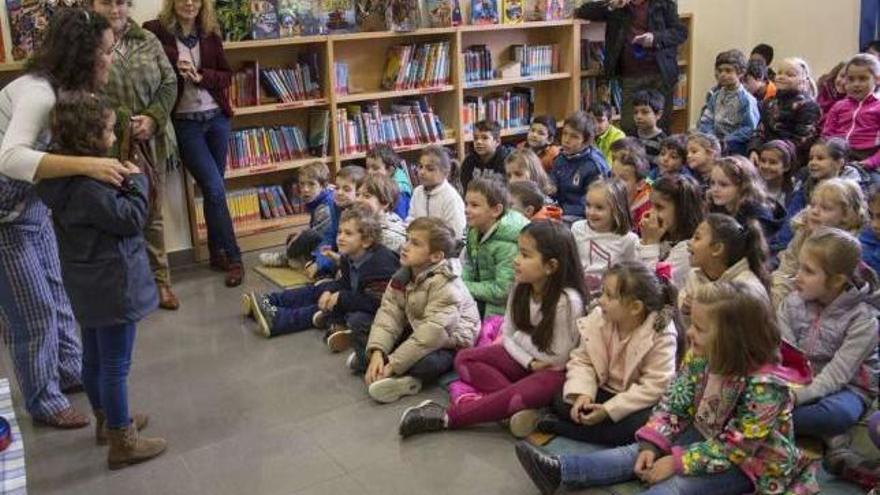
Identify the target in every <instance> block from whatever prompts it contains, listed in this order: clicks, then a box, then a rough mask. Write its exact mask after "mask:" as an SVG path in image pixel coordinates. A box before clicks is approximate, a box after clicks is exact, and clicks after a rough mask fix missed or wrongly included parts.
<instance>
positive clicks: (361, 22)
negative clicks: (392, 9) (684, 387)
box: [354, 0, 388, 31]
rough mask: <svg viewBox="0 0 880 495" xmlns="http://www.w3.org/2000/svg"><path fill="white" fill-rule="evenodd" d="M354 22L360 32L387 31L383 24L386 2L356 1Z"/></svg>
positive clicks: (380, 0) (382, 0) (375, 0)
mask: <svg viewBox="0 0 880 495" xmlns="http://www.w3.org/2000/svg"><path fill="white" fill-rule="evenodd" d="M354 7H355V21H356V22H357V27H358V30H360V31H384V30H386V29H388V27H387V24H386V22H385V10H386V9H387V1H386V0H356V1H355V5H354Z"/></svg>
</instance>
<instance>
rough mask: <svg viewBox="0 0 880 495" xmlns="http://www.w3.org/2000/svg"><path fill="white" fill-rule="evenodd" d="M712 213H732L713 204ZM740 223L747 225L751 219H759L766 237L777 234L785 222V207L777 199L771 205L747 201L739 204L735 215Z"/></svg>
mask: <svg viewBox="0 0 880 495" xmlns="http://www.w3.org/2000/svg"><path fill="white" fill-rule="evenodd" d="M710 211H711V212H712V213H723V214H725V215H730V214H729V213H728V212H727V209H726V208H724V207H719V206H717V205H714V204H713V205H712V207H711V208H710ZM733 217H734V218H735V219H736V221H737V222H739V224H740V225H743V226H744V225H746V223H748V222H750V221H751V220H757V221H758V224H759V225H760V226H761V231H763V233H764V238H765V239H770V238H771V237H773V236H775V235H776V233H777V232H779V229H781V228H782V226H783V225H784V224H785V217H786V215H785V208H784V207H783V206H782V205H781V204H779V203H778V202H777V201H772V202H771V203H770V205H769V206H768V205H762V204H758V203H755V202H752V201H747V202H745V203H743V204H741V205H740V206H739V209H738V210H737V212H736V215H733Z"/></svg>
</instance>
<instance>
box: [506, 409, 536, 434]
mask: <svg viewBox="0 0 880 495" xmlns="http://www.w3.org/2000/svg"><path fill="white" fill-rule="evenodd" d="M537 425H538V410H537V409H523V410H522V411H517V412H516V413H514V414H513V416H511V417H510V433H511V434H512V435H513V436H515V437H516V438H525V437H527V436H529V435H531V434H532V433H533V432H534V431H535V427H536V426H537Z"/></svg>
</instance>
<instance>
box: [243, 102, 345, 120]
mask: <svg viewBox="0 0 880 495" xmlns="http://www.w3.org/2000/svg"><path fill="white" fill-rule="evenodd" d="M327 103H328V100H327V98H316V99H312V100H300V101H292V102H286V103H269V104H264V105H254V106H249V107H235V108H234V109H233V110H234V112H235V115H236V116H242V115H254V114H262V113H272V112H285V111H287V110H297V109H300V108H312V107H320V106H324V105H326V104H327Z"/></svg>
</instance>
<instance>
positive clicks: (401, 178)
mask: <svg viewBox="0 0 880 495" xmlns="http://www.w3.org/2000/svg"><path fill="white" fill-rule="evenodd" d="M366 169H367V174H369V175H376V176H382V177H390V178H391V179H393V180H394V182H395V183H396V184H397V189H398V191H399V192H400V194H399V195H398V196H397V201H396V202H395V203H394V213H396V214H397V216H399V217H400V218H406V217H407V216H408V215H409V202H410V199H411V198H412V190H413V187H412V183H410V181H409V174H408V173H407V171H406V162H405V161H403V159H402V158H400V156H398V155H397V153H395V152H394V148H392V147H391V146H389V145H387V144H377V145H375V146H373V149H371V150H370V151H368V152H367V159H366Z"/></svg>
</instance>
